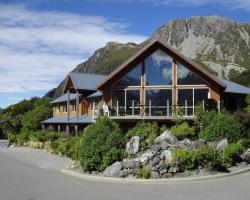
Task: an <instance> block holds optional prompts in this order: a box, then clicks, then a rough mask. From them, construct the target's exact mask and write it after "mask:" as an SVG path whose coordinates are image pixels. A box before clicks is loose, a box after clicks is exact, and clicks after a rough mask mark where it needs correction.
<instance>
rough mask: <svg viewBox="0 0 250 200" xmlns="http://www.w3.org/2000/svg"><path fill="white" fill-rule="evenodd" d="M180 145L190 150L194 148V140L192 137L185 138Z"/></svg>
mask: <svg viewBox="0 0 250 200" xmlns="http://www.w3.org/2000/svg"><path fill="white" fill-rule="evenodd" d="M178 146H179V147H181V148H183V149H185V150H190V149H193V148H194V146H193V142H192V141H191V140H190V139H184V140H182V141H180V142H179V144H178Z"/></svg>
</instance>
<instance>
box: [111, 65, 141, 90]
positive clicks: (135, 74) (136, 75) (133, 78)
mask: <svg viewBox="0 0 250 200" xmlns="http://www.w3.org/2000/svg"><path fill="white" fill-rule="evenodd" d="M139 85H141V65H137V66H136V67H135V68H133V69H132V70H131V71H130V72H128V73H127V74H126V75H124V76H123V77H122V78H121V79H120V80H119V81H118V82H117V83H116V84H115V86H139Z"/></svg>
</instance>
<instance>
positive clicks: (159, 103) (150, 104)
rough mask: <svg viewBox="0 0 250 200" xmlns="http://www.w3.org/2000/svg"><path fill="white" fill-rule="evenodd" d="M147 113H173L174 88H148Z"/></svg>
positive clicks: (163, 114) (154, 114)
mask: <svg viewBox="0 0 250 200" xmlns="http://www.w3.org/2000/svg"><path fill="white" fill-rule="evenodd" d="M145 93H146V113H147V115H150V116H171V115H172V90H171V89H170V90H163V89H160V90H146V92H145Z"/></svg>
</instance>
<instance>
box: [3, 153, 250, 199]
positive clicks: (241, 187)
mask: <svg viewBox="0 0 250 200" xmlns="http://www.w3.org/2000/svg"><path fill="white" fill-rule="evenodd" d="M20 155H21V156H20V157H18V156H17V155H16V156H13V154H12V153H9V152H8V151H2V150H0V200H38V199H40V200H50V199H51V200H64V199H65V200H74V199H76V200H78V199H84V200H99V199H100V200H129V199H132V200H140V199H143V200H161V199H164V200H183V199H185V200H196V199H197V200H198V199H199V200H208V199H209V200H210V199H211V200H231V199H237V200H249V199H250V174H244V175H240V176H235V177H230V178H224V179H217V180H206V181H199V182H193V183H171V184H170V183H169V184H141V183H111V182H108V183H104V182H98V181H88V180H82V179H78V178H75V177H71V176H68V175H65V174H62V173H61V172H59V171H58V169H57V168H58V167H59V166H57V167H50V166H48V165H47V167H41V166H40V167H39V165H40V164H39V165H38V162H37V161H36V162H33V163H31V164H29V163H27V159H23V158H22V156H23V155H24V154H23V153H20ZM52 166H54V165H52Z"/></svg>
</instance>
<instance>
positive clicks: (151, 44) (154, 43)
mask: <svg viewBox="0 0 250 200" xmlns="http://www.w3.org/2000/svg"><path fill="white" fill-rule="evenodd" d="M156 46H159V47H162V48H163V49H166V50H168V51H169V52H171V53H172V54H173V55H175V56H176V57H178V59H179V60H180V61H183V62H186V63H188V64H189V65H191V66H193V67H194V68H196V69H197V70H198V71H200V72H201V73H202V74H204V75H205V76H206V77H209V78H210V79H211V80H213V81H214V82H216V83H217V84H219V85H220V86H221V87H223V88H224V87H225V85H224V83H222V82H221V81H220V80H219V79H217V78H216V77H215V76H213V75H212V74H211V73H209V72H208V71H206V70H205V69H204V68H202V67H200V66H199V65H197V64H196V63H194V62H193V61H192V60H190V59H188V58H187V57H185V56H184V55H183V54H181V53H180V52H178V51H177V50H175V49H174V48H172V47H170V46H169V45H167V44H165V43H163V42H162V41H160V40H158V39H154V40H152V41H151V42H149V43H148V44H147V45H146V46H144V47H143V48H142V49H141V50H139V51H138V52H137V53H135V54H134V55H133V56H132V57H130V58H129V59H128V60H127V61H125V62H124V63H123V64H122V65H120V66H119V67H118V68H117V69H116V70H114V71H113V72H112V73H111V74H109V75H108V76H107V77H106V78H105V79H104V80H103V81H102V82H100V84H98V85H97V89H100V90H102V89H103V87H104V86H105V85H106V84H107V83H108V82H110V81H111V82H112V80H111V79H112V78H113V77H115V76H119V74H120V73H121V71H122V70H124V69H125V68H127V67H128V66H129V65H130V64H131V63H132V62H134V61H135V60H136V59H138V58H140V57H141V56H142V55H143V54H144V53H145V52H146V51H148V50H149V49H151V48H152V49H153V48H155V47H156Z"/></svg>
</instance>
